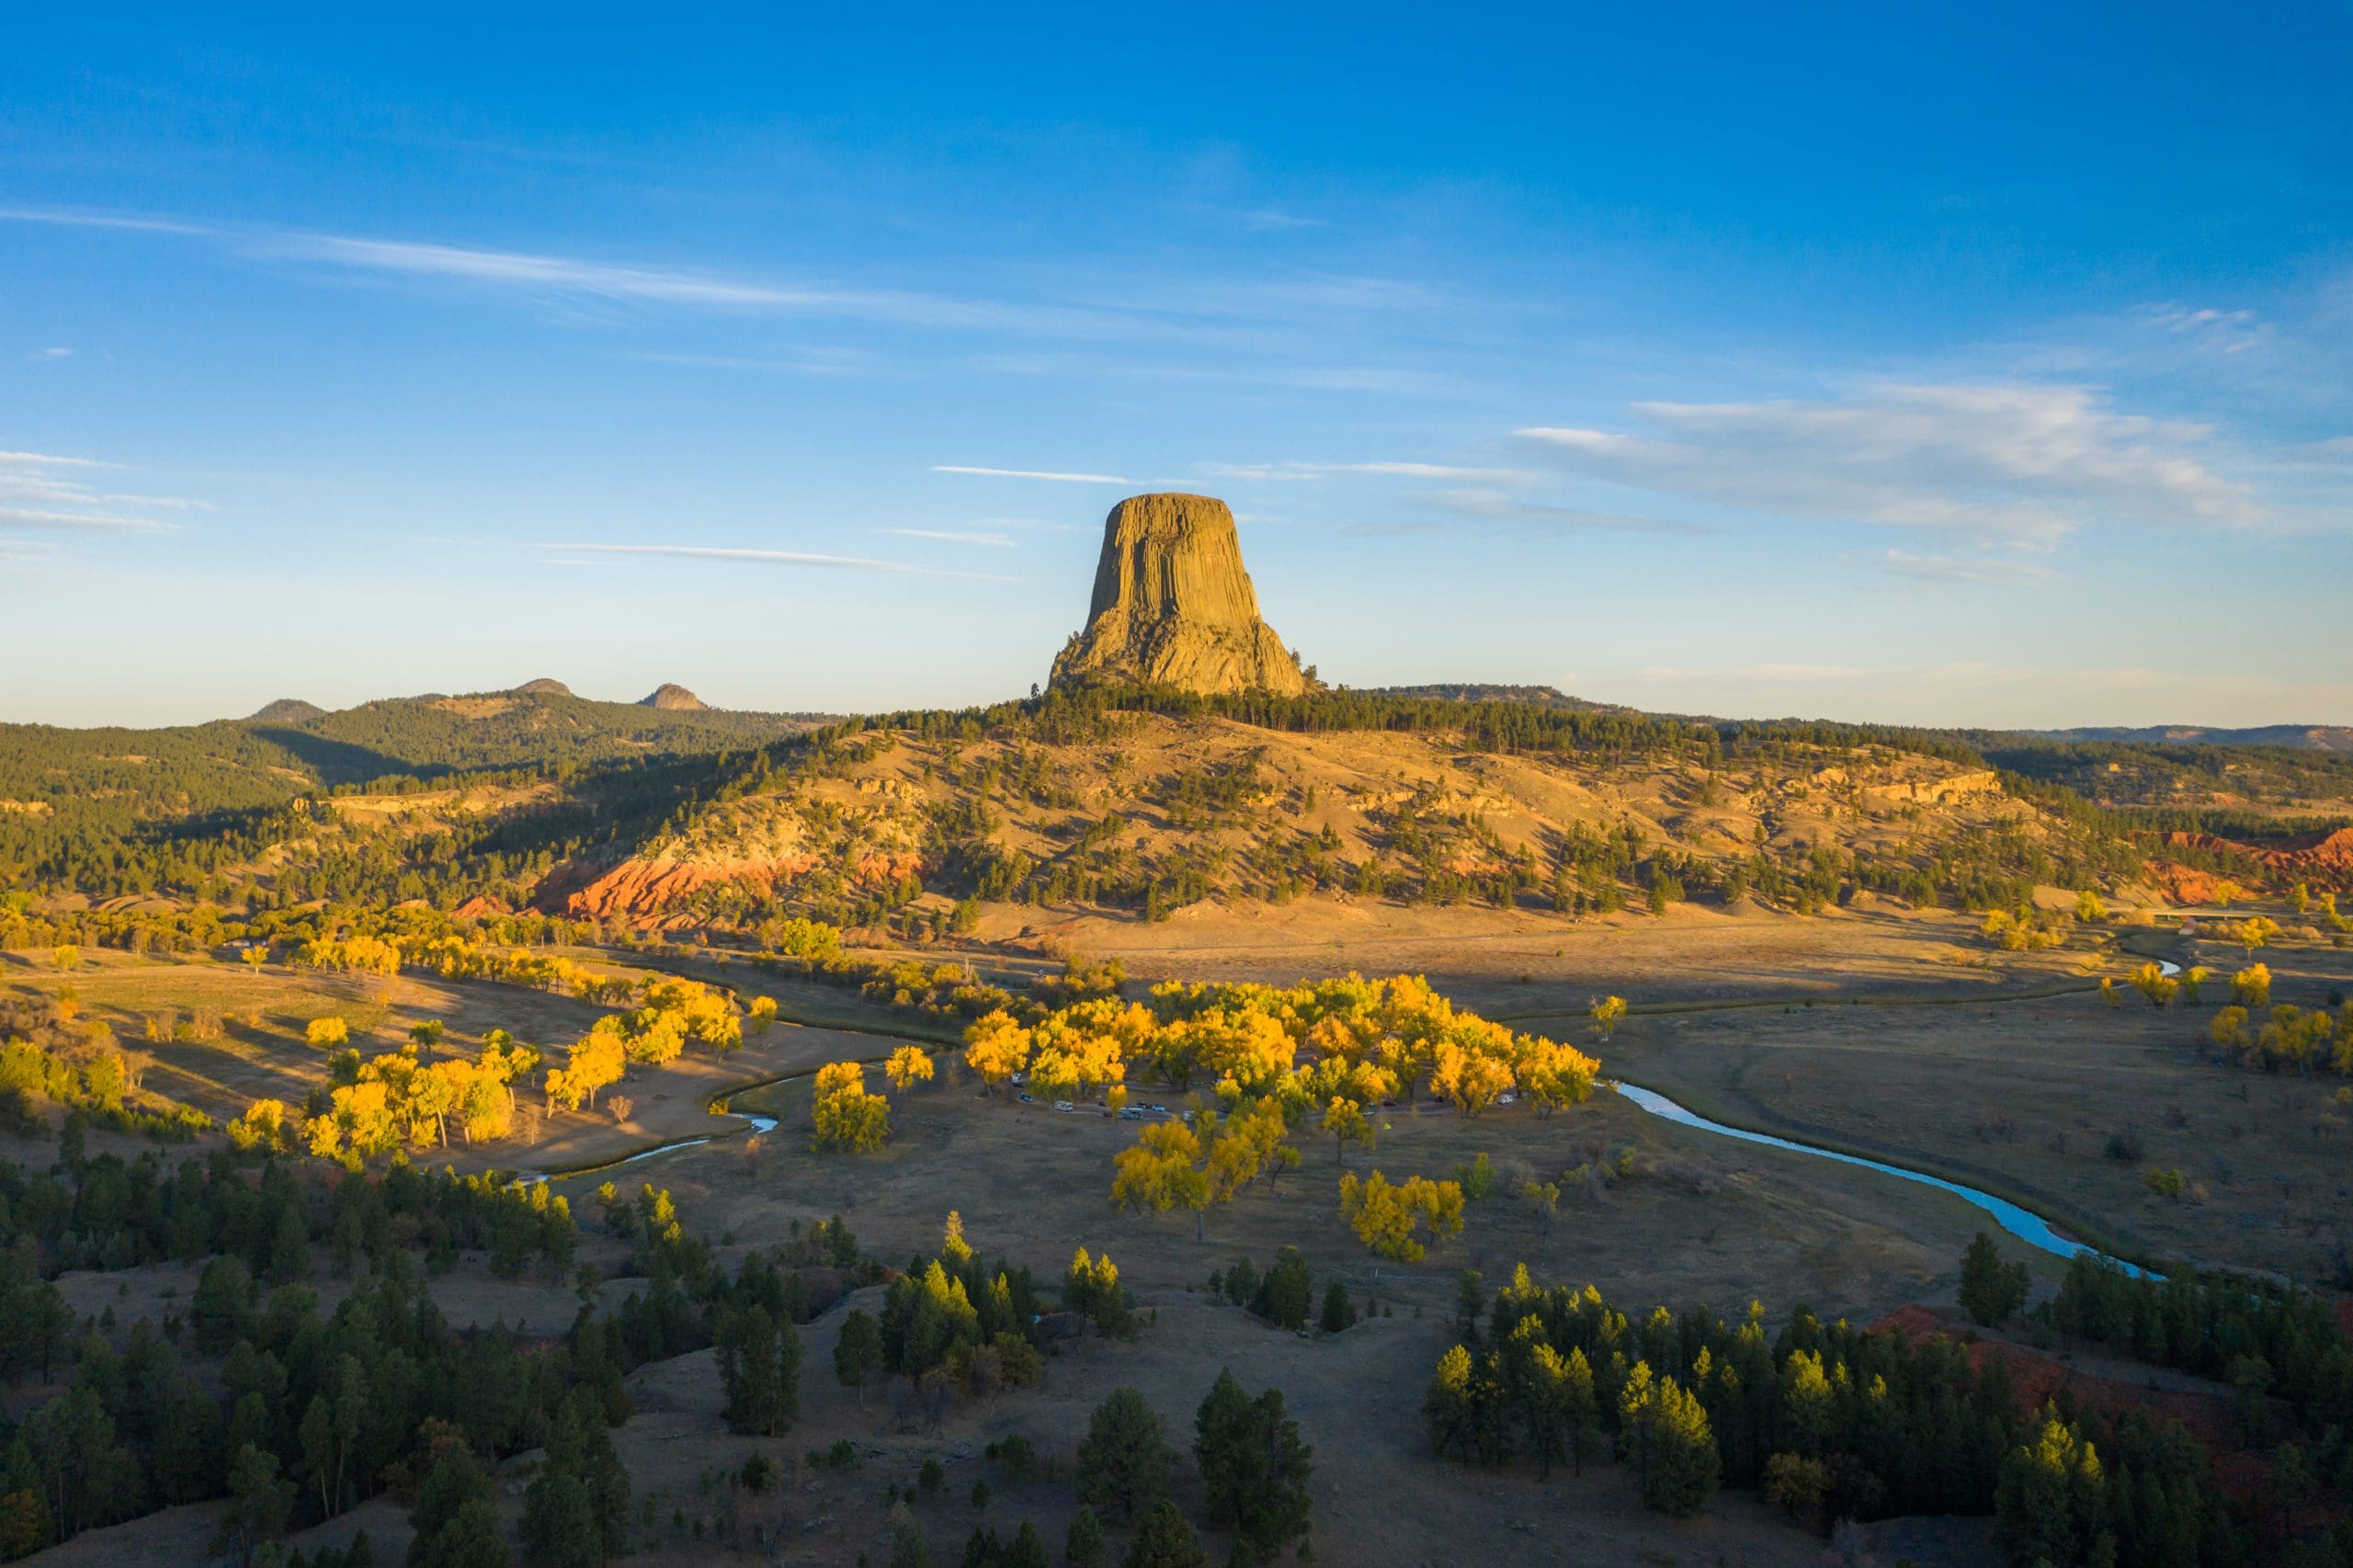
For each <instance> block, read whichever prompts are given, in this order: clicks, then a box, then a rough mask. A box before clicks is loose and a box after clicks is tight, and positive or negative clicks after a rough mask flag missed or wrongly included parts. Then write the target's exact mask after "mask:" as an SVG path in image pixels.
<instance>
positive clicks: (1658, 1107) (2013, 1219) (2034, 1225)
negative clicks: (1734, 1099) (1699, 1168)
mask: <svg viewBox="0 0 2353 1568" xmlns="http://www.w3.org/2000/svg"><path fill="white" fill-rule="evenodd" d="M2157 963H2158V966H2159V968H2160V970H2161V971H2162V972H2164V973H2165V975H2167V976H2172V975H2177V974H2179V973H2180V972H2181V966H2180V965H2179V964H2177V963H2174V962H2171V961H2170V960H2165V959H2159V960H2157ZM1610 1087H1612V1088H1614V1089H1616V1090H1617V1091H1618V1092H1619V1094H1620V1095H1622V1096H1625V1098H1627V1099H1628V1100H1630V1101H1631V1102H1632V1103H1633V1104H1635V1105H1637V1106H1640V1107H1641V1108H1643V1109H1644V1110H1646V1111H1648V1112H1650V1113H1651V1114H1652V1115H1653V1116H1658V1117H1665V1119H1667V1120H1669V1121H1672V1122H1677V1123H1679V1124H1680V1125H1682V1126H1685V1127H1696V1128H1699V1130H1700V1131H1703V1132H1713V1133H1717V1134H1720V1135H1721V1136H1722V1137H1725V1138H1737V1139H1739V1140H1740V1141H1741V1142H1744V1143H1762V1144H1765V1145H1766V1146H1767V1147H1768V1148H1774V1149H1787V1150H1790V1152H1791V1153H1799V1154H1810V1155H1812V1156H1813V1158H1815V1159H1817V1160H1835V1161H1836V1162H1837V1163H1838V1164H1840V1165H1861V1166H1863V1167H1864V1168H1865V1169H1867V1170H1874V1171H1879V1172H1881V1174H1883V1175H1886V1176H1894V1177H1895V1178H1896V1179H1897V1180H1899V1181H1915V1182H1918V1183H1919V1184H1920V1185H1921V1186H1923V1187H1935V1188H1937V1189H1938V1191H1941V1192H1949V1193H1951V1194H1952V1195H1953V1196H1954V1197H1955V1198H1958V1199H1961V1201H1962V1202H1964V1203H1970V1204H1974V1205H1975V1206H1976V1207H1978V1208H1980V1209H1983V1210H1984V1211H1985V1212H1986V1213H1988V1214H1990V1215H1992V1216H1993V1217H1994V1222H1995V1224H1997V1225H1999V1226H2001V1227H2002V1229H2004V1230H2005V1231H2007V1232H2008V1233H2010V1234H2012V1235H2014V1236H2016V1237H2018V1240H2020V1241H2022V1242H2024V1243H2026V1244H2028V1245H2029V1246H2034V1247H2040V1249H2042V1250H2043V1251H2044V1252H2047V1253H2051V1254H2052V1255H2054V1256H2059V1257H2075V1256H2077V1255H2079V1254H2082V1253H2090V1254H2091V1255H2092V1256H2095V1257H2100V1258H2105V1259H2107V1261H2109V1263H2112V1264H2114V1265H2115V1266H2116V1267H2119V1268H2120V1269H2122V1270H2123V1271H2124V1272H2125V1273H2127V1274H2130V1275H2133V1276H2135V1277H2139V1276H2143V1275H2146V1276H2147V1277H2148V1278H2152V1279H2162V1278H2165V1276H2164V1275H2162V1274H2158V1273H2155V1272H2154V1271H2153V1270H2149V1269H2144V1268H2143V1267H2139V1266H2138V1265H2137V1264H2131V1263H2127V1262H2126V1261H2125V1260H2124V1259H2122V1258H2120V1257H2116V1256H2110V1255H2109V1254H2108V1253H2104V1252H2101V1251H2100V1250H2099V1249H2098V1248H2097V1247H2095V1246H2087V1245H2086V1244H2084V1243H2082V1242H2079V1241H2075V1240H2073V1239H2071V1238H2069V1237H2067V1236H2064V1235H2062V1234H2061V1233H2059V1231H2058V1229H2057V1228H2056V1227H2055V1226H2053V1225H2052V1223H2051V1221H2048V1220H2046V1219H2044V1218H2043V1217H2042V1216H2041V1215H2040V1214H2038V1213H2036V1212H2035V1211H2034V1210H2031V1209H2025V1208H2021V1207H2019V1206H2018V1204H2015V1203H2013V1202H2011V1201H2010V1200H2009V1199H2006V1198H1996V1197H1995V1196H1994V1195H1993V1194H1992V1193H1990V1192H1985V1191H1982V1190H1980V1189H1979V1188H1977V1187H1967V1186H1963V1185H1962V1184H1961V1183H1960V1182H1957V1181H1947V1180H1946V1179H1945V1178H1944V1177H1942V1176H1930V1175H1928V1174H1927V1172H1926V1171H1915V1170H1906V1169H1905V1168H1904V1166H1902V1165H1889V1164H1888V1163H1887V1162H1886V1161H1884V1160H1872V1159H1866V1158H1864V1157H1863V1156H1862V1155H1860V1154H1847V1153H1840V1152H1839V1151H1837V1150H1836V1149H1824V1148H1822V1147H1821V1146H1819V1145H1818V1144H1813V1143H1801V1142H1797V1141H1796V1140H1795V1139H1791V1138H1776V1137H1775V1136H1773V1135H1772V1134H1771V1133H1769V1132H1751V1131H1748V1129H1746V1128H1745V1127H1728V1126H1726V1125H1725V1124H1724V1123H1722V1122H1721V1121H1711V1120H1710V1119H1708V1118H1706V1117H1704V1116H1701V1115H1700V1114H1699V1112H1698V1111H1695V1110H1692V1109H1689V1108H1687V1107H1684V1106H1679V1105H1677V1104H1676V1103H1675V1102H1674V1101H1673V1100H1671V1099H1669V1098H1667V1097H1666V1096H1665V1095H1662V1094H1660V1093H1659V1092H1658V1091H1657V1090H1655V1089H1645V1088H1643V1086H1642V1085H1639V1084H1617V1083H1613V1084H1612V1085H1610Z"/></svg>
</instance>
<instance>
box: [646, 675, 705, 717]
mask: <svg viewBox="0 0 2353 1568" xmlns="http://www.w3.org/2000/svg"><path fill="white" fill-rule="evenodd" d="M637 705H638V706H639V707H640V708H668V709H672V710H676V711H677V712H681V713H691V712H698V711H699V710H701V709H702V708H704V707H705V706H706V704H705V703H704V702H703V699H701V698H699V697H697V696H696V695H695V694H694V693H693V692H691V691H688V689H687V688H686V687H683V686H680V685H678V684H677V683H676V682H675V681H666V680H665V681H664V682H663V683H662V684H661V685H660V686H657V687H654V690H653V691H652V692H651V693H650V694H649V695H647V696H644V697H641V698H639V699H637Z"/></svg>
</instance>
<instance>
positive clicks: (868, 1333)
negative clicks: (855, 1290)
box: [834, 1307, 882, 1404]
mask: <svg viewBox="0 0 2353 1568" xmlns="http://www.w3.org/2000/svg"><path fill="white" fill-rule="evenodd" d="M881 1367H882V1330H881V1327H880V1326H878V1325H877V1324H876V1323H875V1321H874V1317H873V1314H872V1313H870V1312H867V1311H866V1309H864V1308H863V1307H857V1308H853V1309H851V1311H850V1314H849V1316H847V1317H846V1318H844V1319H843V1320H842V1332H841V1337H840V1338H839V1339H838V1340H836V1341H835V1344H834V1376H835V1378H837V1379H839V1380H840V1381H841V1385H842V1387H844V1388H847V1389H856V1390H858V1402H859V1403H861V1404H863V1403H865V1400H866V1381H867V1380H868V1379H869V1378H870V1377H872V1376H873V1375H874V1374H875V1373H876V1372H878V1371H880V1370H881Z"/></svg>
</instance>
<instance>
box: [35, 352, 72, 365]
mask: <svg viewBox="0 0 2353 1568" xmlns="http://www.w3.org/2000/svg"><path fill="white" fill-rule="evenodd" d="M32 357H33V358H34V359H36V360H38V361H40V362H41V363H44V364H55V363H56V362H57V361H58V360H60V359H71V358H74V350H72V349H71V348H37V349H35V350H34V351H33V356H32Z"/></svg>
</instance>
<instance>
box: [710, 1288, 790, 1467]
mask: <svg viewBox="0 0 2353 1568" xmlns="http://www.w3.org/2000/svg"><path fill="white" fill-rule="evenodd" d="M719 1381H720V1386H721V1387H722V1389H723V1390H724V1391H725V1392H726V1395H727V1426H728V1429H729V1430H731V1431H735V1432H750V1433H755V1434H757V1435H759V1436H762V1437H774V1436H776V1435H777V1434H778V1433H779V1432H781V1431H783V1430H784V1429H785V1428H786V1427H787V1426H790V1425H791V1424H792V1417H793V1416H794V1415H796V1414H798V1413H799V1411H800V1409H801V1335H800V1334H799V1332H798V1331H796V1330H795V1329H794V1328H793V1326H792V1324H790V1323H779V1321H778V1320H777V1319H776V1318H775V1317H773V1316H771V1315H770V1314H769V1312H768V1310H767V1308H766V1307H760V1306H751V1307H744V1308H740V1309H738V1310H736V1311H733V1312H728V1313H726V1314H725V1315H724V1316H723V1317H722V1319H721V1321H720V1326H719Z"/></svg>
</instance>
